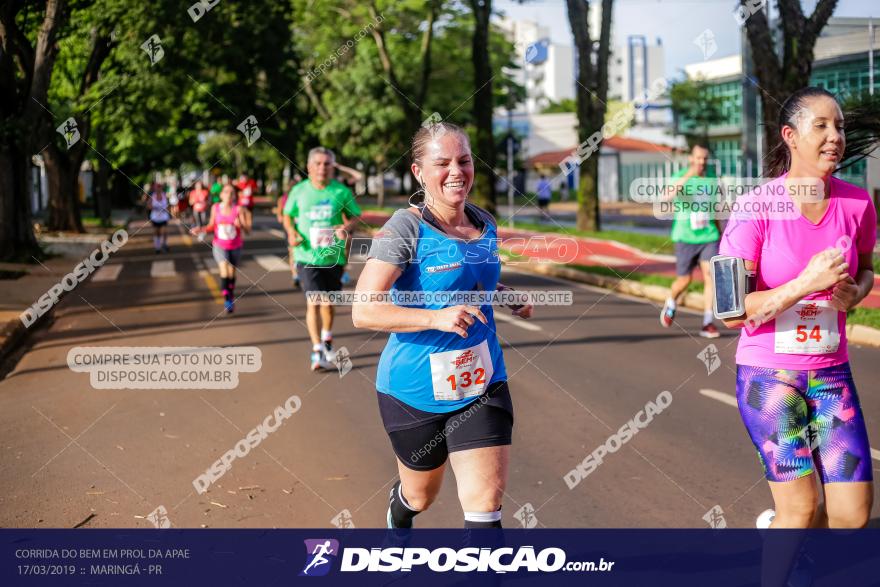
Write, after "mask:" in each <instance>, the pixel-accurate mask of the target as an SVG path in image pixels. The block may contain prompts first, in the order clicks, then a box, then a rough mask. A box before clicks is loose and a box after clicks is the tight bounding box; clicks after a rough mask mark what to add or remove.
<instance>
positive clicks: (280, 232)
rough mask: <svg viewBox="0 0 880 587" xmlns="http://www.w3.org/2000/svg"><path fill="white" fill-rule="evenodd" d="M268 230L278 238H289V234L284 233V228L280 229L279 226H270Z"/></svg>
mask: <svg viewBox="0 0 880 587" xmlns="http://www.w3.org/2000/svg"><path fill="white" fill-rule="evenodd" d="M268 232H269V234H271V235H272V236H277V237H278V238H283V239H284V240H287V235H286V234H285V233H284V231H283V230H278V229H277V228H270V229H269V230H268Z"/></svg>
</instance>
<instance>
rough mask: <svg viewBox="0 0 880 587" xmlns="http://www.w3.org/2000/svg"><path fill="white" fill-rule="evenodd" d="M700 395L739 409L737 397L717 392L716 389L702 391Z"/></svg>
mask: <svg viewBox="0 0 880 587" xmlns="http://www.w3.org/2000/svg"><path fill="white" fill-rule="evenodd" d="M700 395H705V396H706V397H710V398H712V399H717V400H718V401H720V402H721V403H723V404H727V405H728V406H733V407H734V408H735V407H737V404H736V397H734V396H732V395H731V394H729V393H724V392H721V391H715V390H714V389H701V390H700Z"/></svg>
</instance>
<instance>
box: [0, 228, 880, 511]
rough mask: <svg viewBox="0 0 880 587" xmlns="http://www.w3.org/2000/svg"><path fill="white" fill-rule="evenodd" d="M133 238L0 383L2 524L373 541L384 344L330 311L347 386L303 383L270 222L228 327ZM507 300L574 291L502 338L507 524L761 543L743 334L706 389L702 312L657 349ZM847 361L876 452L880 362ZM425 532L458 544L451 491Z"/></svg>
mask: <svg viewBox="0 0 880 587" xmlns="http://www.w3.org/2000/svg"><path fill="white" fill-rule="evenodd" d="M139 228H140V225H134V226H132V228H131V230H130V232H131V233H132V234H133V235H134V236H133V237H132V238H131V240H130V242H129V243H128V244H127V245H125V247H123V248H122V249H121V250H120V251H119V252H118V253H117V254H116V255H115V256H114V257H113V259H112V260H111V261H110V263H109V264H108V266H107V267H105V268H104V269H102V270H101V271H102V272H105V273H103V274H102V277H101V279H103V280H102V281H98V280H96V279H95V278H93V279H91V280H90V281H88V282H86V283H83V284H81V285H79V286H78V287H77V288H76V289H75V290H73V291H72V292H71V293H70V294H69V295H68V296H67V297H66V298H65V299H64V300H63V301H62V302H61V304H60V306H59V307H58V308H57V310H56V317H55V320H54V323H53V324H51V325H50V326H49V327H47V328H44V329H43V330H42V331H40V332H37V333H35V336H34V337H33V338H32V341H33V342H32V347H31V348H30V349H29V350H28V351H27V352H26V353H25V354H24V356H23V357H22V359H21V361H20V362H19V364H18V365H17V367H16V368H15V370H14V371H13V372H12V373H10V374H9V375H8V376H7V377H6V378H5V379H4V380H2V381H0V526H4V527H73V526H76V525H78V524H82V525H84V526H86V527H152V523H151V522H150V521H149V520H148V519H147V516H148V514H150V513H151V512H154V511H155V510H156V509H157V508H158V507H159V506H163V507H164V508H165V511H166V512H167V519H168V520H169V521H170V523H171V524H172V525H174V526H177V527H196V528H198V527H203V526H204V527H211V528H216V527H331V526H332V525H334V521H335V523H336V524H338V523H341V522H340V520H345V521H346V523H350V524H353V525H354V526H355V527H382V526H383V524H384V517H385V510H386V507H387V491H388V488H389V487H390V485H391V484H392V483H393V481H394V480H395V479H396V466H395V461H394V457H393V453H392V451H391V448H390V445H389V442H388V439H387V437H386V436H385V434H384V431H383V429H382V426H381V421H380V418H379V413H378V409H377V405H376V392H375V387H374V379H375V373H376V364H377V361H378V358H379V354H380V352H381V350H382V347H383V345H384V343H385V339H386V335H384V334H381V333H373V332H367V331H359V330H355V329H354V328H353V326H352V324H351V318H350V310H349V308H345V307H342V308H340V309H339V312H338V314H337V323H336V325H335V327H334V329H333V330H334V337H335V339H336V346H337V347H340V346H345V347H346V348H347V349H348V351H349V353H350V355H351V361H352V365H353V367H352V370H351V371H350V372H348V373H347V374H346V375H345V376H343V377H340V375H339V374H338V373H335V372H333V373H330V372H325V373H313V372H311V371H310V370H309V364H308V358H309V356H308V355H309V351H310V343H309V340H308V335H307V332H306V329H305V324H304V317H305V300H304V297H303V294H302V293H300V292H295V291H293V290H292V288H291V286H290V275H289V273H288V272H287V271H286V269H285V261H284V255H285V254H286V251H285V246H284V242H283V241H282V240H281V238H280V232H279V231H278V226H277V225H276V223H275V222H274V220H273V219H271V218H269V217H261V218H258V222H257V230H256V231H255V232H254V233H253V234H251V235H250V236H249V238H247V239H246V243H245V254H244V257H243V263H242V266H241V270H240V272H239V278H238V286H237V290H238V291H237V293H238V294H239V295H241V297H240V299H239V300H238V304H237V310H236V313H235V314H234V315H232V316H226V315H225V314H224V313H223V311H222V304H221V302H220V298H219V296H218V290H217V282H218V278H217V277H216V274H213V273H212V272H211V268H212V267H213V262H212V261H211V256H210V248H209V247H208V246H207V245H206V244H204V243H199V242H197V241H195V240H194V239H190V238H189V237H187V236H183V234H182V231H180V230H179V229H178V228H177V227H176V226H173V227H172V231H171V233H172V235H173V238H172V239H171V243H170V244H171V249H172V250H171V253H170V254H163V255H156V254H154V253H153V251H152V247H151V242H150V238H149V228H147V227H144V228H143V229H142V230H140V231H139V230H138V229H139ZM157 261H160V262H164V263H159V264H158V265H157V264H156V262H157ZM168 261H173V264H169V263H167V262H168ZM114 266H119V267H120V268H119V269H118V270H117V269H115V268H114ZM359 269H360V265H359V264H358V263H357V262H355V263H353V264H352V265H351V270H352V273H353V276H356V275H357V273H358V271H359ZM152 273H154V274H155V275H156V276H151V274H152ZM503 280H504V282H505V283H508V284H510V285H512V286H514V287H517V288H528V289H553V290H571V291H573V293H574V296H573V300H574V303H573V305H571V306H561V307H560V306H557V307H540V308H537V309H536V316H535V318H534V320H532V321H529V322H522V321H519V320H514V319H511V318H509V317H505V318H503V319H501V318H499V320H498V323H497V331H498V334H499V336H500V337H501V340H502V343H503V347H504V351H505V359H506V363H507V369H508V373H509V375H510V388H511V392H512V394H513V397H514V403H515V410H516V422H515V429H514V444H513V447H512V462H511V468H510V476H509V482H508V487H507V492H506V496H505V500H504V524H505V526H509V527H516V526H520V524H522V523H523V520H525V521H526V523H528V524H529V525H532V524H536V525H538V526H539V527H540V526H547V527H590V528H592V527H642V528H644V527H648V528H658V527H706V526H707V525H709V522H707V520H706V519H704V516H705V517H707V518H709V519H714V520H715V522H714V523H716V524H717V523H719V520H720V518H719V517H718V516H719V515H720V516H722V517H723V520H724V522H725V523H726V524H727V525H728V526H731V527H751V526H753V524H754V520H755V517H756V516H757V515H758V514H759V513H760V512H761V511H762V510H764V509H765V508H767V507H770V506H771V504H772V502H771V499H770V494H769V490H768V489H767V485H766V483H765V482H764V481H763V476H762V474H761V469H760V466H759V463H758V459H757V457H756V455H755V452H754V450H753V448H752V446H751V443H750V442H749V441H748V438H747V436H746V433H745V430H744V428H743V426H742V424H741V422H740V419H739V414H738V411H737V410H736V408H735V407H733V406H732V405H730V404H729V400H730V399H731V398H732V397H733V395H732V394H733V392H734V382H735V376H734V370H735V363H734V349H735V342H736V339H735V337H734V336H733V335H732V334H729V333H728V334H726V335H725V336H724V337H722V338H721V339H719V340H716V341H713V342H714V344H715V345H716V347H717V349H718V355H717V356H718V359H719V360H720V363H719V364H717V365H712V366H713V367H715V369H714V371H713V372H711V373H709V372H708V371H709V369H707V366H706V365H705V364H704V362H703V360H701V358H700V357H699V356H698V355H701V354H702V353H703V352H704V349H705V348H706V347H707V345H708V344H709V343H710V342H712V341H707V340H705V339H701V338H699V337H698V336H696V330H697V329H698V327H699V317H698V316H697V315H695V314H691V313H682V314H680V318H679V319H678V320H677V321H676V325H675V326H674V327H673V328H672V329H670V330H664V329H663V328H661V327H660V325H659V322H658V314H659V308H658V307H656V306H655V305H653V304H652V303H648V302H645V301H643V300H636V299H632V298H627V297H625V296H619V295H615V294H611V293H609V292H606V291H603V290H599V289H595V288H591V287H588V286H584V285H580V284H571V283H567V282H563V281H559V280H553V279H550V278H545V277H538V276H533V275H529V274H525V273H520V272H514V271H510V270H506V269H505V272H504V275H503ZM349 287H352V286H351V285H350V286H349ZM499 313H503V312H499ZM75 346H125V347H130V346H256V347H258V348H259V349H260V351H261V354H262V366H261V368H260V369H259V370H258V371H257V372H254V373H243V374H241V375H240V382H239V385H238V387H237V388H236V389H233V390H108V389H95V388H93V387H92V385H91V384H90V381H89V375H88V374H86V373H75V372H72V371H71V369H70V368H69V367H68V365H67V354H68V351H69V350H70V349H71V348H73V347H75ZM850 352H851V362H852V364H853V370H854V374H855V379H856V382H857V383H858V384H860V392H861V398H862V403H863V409H864V412H865V416H866V419H867V422H868V425H869V434H870V436H871V438H872V441H873V443H874V444H873V445H874V447H875V448H876V447H878V446H880V397H878V395H877V393H876V390H877V387H876V383H875V382H876V381H878V380H880V361H878V360H877V359H878V356H880V355H878V351H877V350H871V349H862V348H851V351H850ZM664 390H666V391H669V392H671V397H672V401H671V403H670V404H669V406H668V407H667V408H666V409H665V410H663V411H662V413H659V414H658V415H656V416H655V417H654V418H653V420H652V421H651V422H650V424H649V425H647V426H646V427H645V428H643V429H641V430H640V431H639V432H638V434H636V435H634V436H633V437H632V438H631V440H629V442H627V443H625V444H623V446H622V447H621V448H620V449H619V450H617V451H616V452H613V453H610V454H608V455H606V456H605V457H604V459H603V462H602V464H601V465H600V466H598V468H596V469H595V471H593V472H592V473H591V474H590V475H589V476H587V477H586V478H584V479H582V480H581V481H580V483H579V484H577V485H576V486H575V487H574V488H573V489H569V487H568V485H567V483H566V482H565V480H564V476H565V475H566V474H567V473H569V471H571V470H572V469H574V468H575V467H576V466H577V464H578V463H579V462H581V461H582V460H583V459H584V458H585V457H586V456H587V455H588V454H590V453H592V452H593V451H594V450H595V449H596V448H597V447H599V446H600V445H603V444H604V443H605V442H606V440H607V439H608V438H609V436H610V435H612V434H613V433H615V432H616V431H617V430H618V429H619V428H620V427H621V426H623V425H624V424H625V423H626V422H627V421H629V420H630V419H631V418H633V416H634V415H635V414H636V413H637V412H639V411H640V410H643V409H644V408H645V406H646V404H647V403H648V402H649V401H656V400H657V398H658V395H660V394H661V392H663V391H664ZM707 390H708V391H707ZM294 394H295V395H297V396H298V397H299V398H300V399H301V407H300V409H299V410H298V411H297V412H296V413H294V414H292V415H291V416H290V417H289V418H288V419H286V420H284V422H283V424H282V425H281V426H280V427H279V428H278V429H277V430H275V431H274V432H272V433H271V434H269V435H268V436H267V437H266V438H265V440H263V442H262V443H261V444H260V445H259V446H258V447H257V448H255V449H253V450H251V451H250V452H249V454H247V455H246V456H244V457H240V458H236V460H235V461H234V462H233V465H232V467H231V469H230V470H229V471H228V472H226V474H225V475H224V476H222V477H221V478H219V479H218V480H217V481H216V482H215V483H214V484H213V485H212V486H211V487H210V489H209V490H208V491H207V492H206V493H204V494H198V493H196V491H195V489H194V487H193V480H194V479H195V478H196V477H197V476H198V475H200V474H201V473H204V472H205V470H206V469H208V468H209V467H210V466H211V464H212V463H213V462H214V461H216V460H217V459H219V458H220V457H221V455H223V454H224V453H225V452H226V451H228V450H230V449H232V448H233V447H234V446H235V444H236V443H237V442H238V441H240V440H241V439H243V438H245V436H246V435H247V433H248V432H249V431H250V430H252V429H253V428H254V427H256V426H257V425H258V424H259V423H261V422H263V421H264V420H265V419H266V417H267V416H269V415H270V414H272V413H273V411H274V410H275V409H276V407H278V406H280V405H284V403H285V401H286V400H287V399H288V398H289V397H290V396H291V395H294ZM875 454H877V457H878V458H880V453H876V452H875ZM872 464H873V467H874V470H875V472H877V471H880V460H876V459H875V460H874V461H873V463H872ZM878 497H880V496H878ZM875 501H876V502H878V503H880V499H875ZM719 507H720V512H719V510H718V509H717V508H719ZM877 507H880V506H875V518H876V516H877V514H876V512H877V511H878V510H877V509H876V508H877ZM713 509H714V510H715V513H716V516H715V517H714V518H711V517H709V516H707V513H708V512H710V511H711V510H713ZM523 512H528V515H525V516H524V515H523ZM340 513H341V514H340ZM340 516H341V517H340ZM874 523H876V520H874ZM417 524H418V526H420V527H453V528H454V527H460V526H461V524H462V514H461V510H460V506H459V504H458V500H457V497H456V492H455V486H454V479H453V475H452V474H451V471H450V474H449V475H447V479H446V481H445V484H444V488H443V490H442V493H441V496H440V498H439V499H438V500H437V502H435V504H434V505H433V506H432V508H431V509H430V510H429V511H428V512H425V513H424V514H422V515H420V516H419V518H418V519H417Z"/></svg>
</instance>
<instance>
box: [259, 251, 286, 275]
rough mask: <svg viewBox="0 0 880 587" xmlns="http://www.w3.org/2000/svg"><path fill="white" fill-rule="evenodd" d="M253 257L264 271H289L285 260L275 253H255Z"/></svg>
mask: <svg viewBox="0 0 880 587" xmlns="http://www.w3.org/2000/svg"><path fill="white" fill-rule="evenodd" d="M255 259H256V260H257V263H259V264H260V267H262V268H263V269H265V270H266V271H290V265H288V264H287V261H285V260H284V259H282V258H281V257H278V256H276V255H257V256H256V257H255Z"/></svg>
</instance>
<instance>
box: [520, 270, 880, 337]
mask: <svg viewBox="0 0 880 587" xmlns="http://www.w3.org/2000/svg"><path fill="white" fill-rule="evenodd" d="M504 260H505V261H507V258H506V257H505V258H504ZM510 266H511V267H515V268H516V269H518V270H521V271H524V272H527V273H534V274H537V275H547V276H549V277H557V278H560V279H567V280H569V281H577V282H579V283H586V284H589V285H593V286H596V287H601V288H603V289H609V290H611V291H616V292H618V293H623V294H628V295H631V296H636V297H640V298H646V299H649V300H653V301H656V302H663V301H665V300H666V298H667V297H669V288H668V287H663V286H661V285H646V284H644V283H639V282H638V281H633V280H631V279H619V278H616V277H607V276H605V275H596V274H594V273H586V272H584V271H578V270H577V269H573V268H571V267H566V266H564V265H557V264H554V263H552V262H548V261H539V262H537V263H523V264H522V265H519V264H511V265H510ZM680 305H681V306H684V307H686V308H691V309H693V310H700V311H702V309H703V296H702V295H701V294H698V293H694V292H691V293H689V294H687V295H686V296H685V298H684V301H683V302H682V303H681V304H680ZM846 338H847V341H848V342H851V343H852V344H858V345H863V346H869V347H878V348H880V330H878V329H876V328H871V327H870V326H865V325H863V324H848V325H847V326H846Z"/></svg>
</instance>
